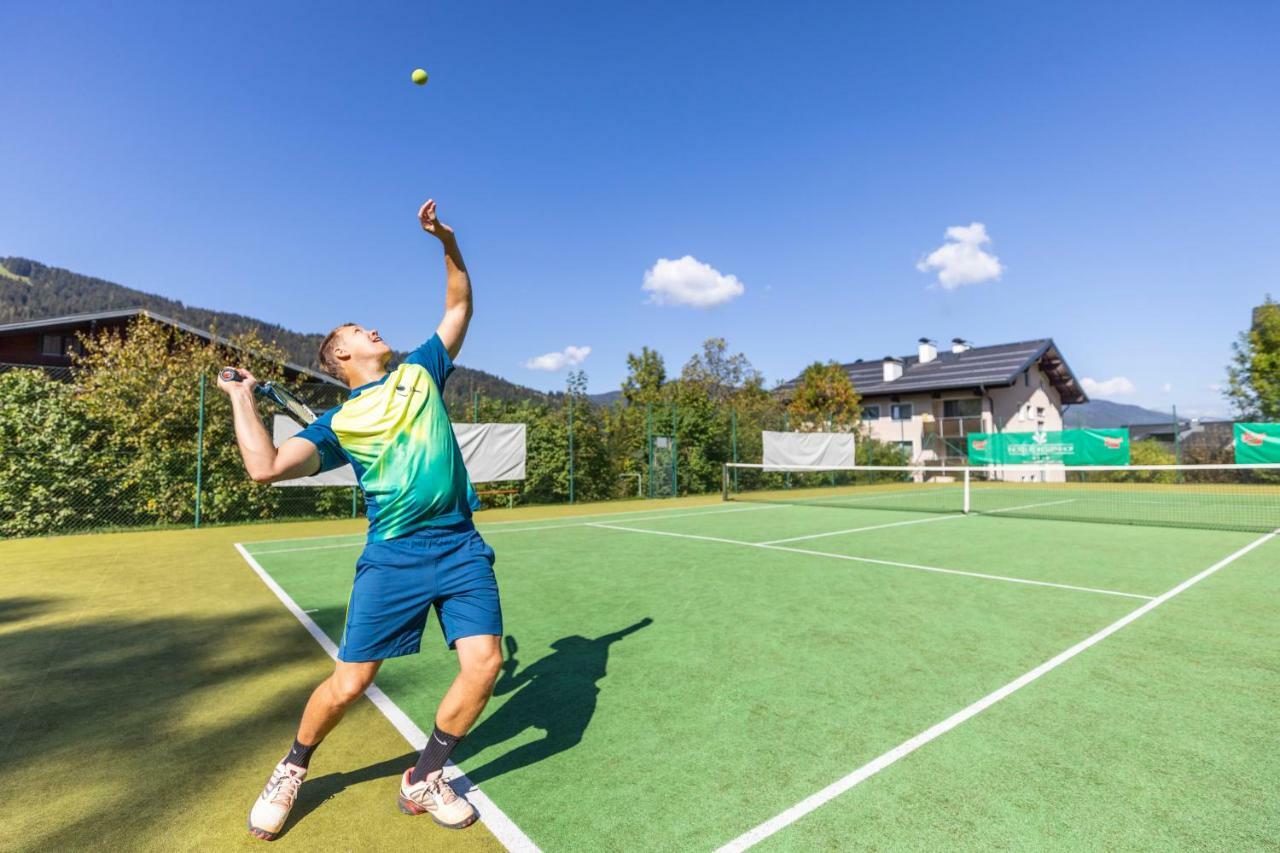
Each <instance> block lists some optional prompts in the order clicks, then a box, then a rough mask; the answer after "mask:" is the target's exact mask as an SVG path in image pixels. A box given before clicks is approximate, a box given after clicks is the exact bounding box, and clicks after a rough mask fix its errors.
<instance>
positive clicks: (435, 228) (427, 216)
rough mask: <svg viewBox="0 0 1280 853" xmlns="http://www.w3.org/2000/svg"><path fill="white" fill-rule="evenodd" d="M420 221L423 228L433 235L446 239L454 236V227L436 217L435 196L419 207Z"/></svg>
mask: <svg viewBox="0 0 1280 853" xmlns="http://www.w3.org/2000/svg"><path fill="white" fill-rule="evenodd" d="M418 222H420V223H421V224H422V230H423V231H426V232H427V233H428V234H430V235H432V236H433V237H438V238H440V239H441V240H446V239H449V238H450V237H452V236H453V229H452V228H450V227H449V226H448V225H445V224H444V223H443V222H441V221H440V220H439V219H437V218H436V200H435V199H433V198H429V199H427V203H426V204H424V205H423V206H422V207H420V208H418Z"/></svg>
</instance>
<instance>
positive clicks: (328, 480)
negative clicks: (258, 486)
mask: <svg viewBox="0 0 1280 853" xmlns="http://www.w3.org/2000/svg"><path fill="white" fill-rule="evenodd" d="M300 432H302V425H301V424H299V423H298V422H297V421H295V420H294V419H293V418H291V417H289V416H288V415H276V416H275V421H274V422H273V423H272V424H271V440H272V442H274V443H275V446H276V447H279V446H280V445H282V444H284V443H285V442H286V441H288V440H289V439H290V438H293V437H294V436H295V435H297V434H298V433H300ZM271 485H273V486H354V485H357V483H356V472H355V471H354V470H353V469H352V468H351V466H350V465H343V466H342V467H341V468H334V469H333V470H332V471H325V472H324V473H323V474H316V475H315V476H314V477H300V478H298V479H297V480H281V481H280V482H278V483H272V484H271Z"/></svg>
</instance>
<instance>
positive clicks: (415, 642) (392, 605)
mask: <svg viewBox="0 0 1280 853" xmlns="http://www.w3.org/2000/svg"><path fill="white" fill-rule="evenodd" d="M433 604H434V605H435V608H436V615H437V617H438V618H439V620H440V629H441V630H442V631H443V632H444V639H445V642H446V643H448V644H449V648H454V643H456V642H457V641H458V640H459V639H461V638H462V637H472V636H475V635H477V634H494V635H496V636H501V635H502V607H501V605H500V604H499V603H498V581H497V579H496V578H495V577H494V576H493V549H492V548H490V547H489V546H488V545H487V544H485V541H484V540H483V539H481V538H480V534H479V532H477V531H476V529H475V527H474V526H472V524H471V522H470V521H466V522H463V523H461V524H455V525H452V526H449V527H428V528H425V529H423V530H419V531H417V532H416V533H410V534H409V535H407V536H401V537H398V538H396V539H385V540H383V541H380V542H370V543H368V544H367V545H365V547H364V552H363V553H361V554H360V559H359V560H357V561H356V578H355V582H354V583H353V584H352V587H351V600H350V602H349V603H348V604H347V624H346V628H344V629H343V632H342V642H341V643H340V644H339V646H338V660H343V661H352V662H354V661H373V660H383V659H384V658H393V657H398V656H400V655H411V654H414V653H416V652H417V651H418V648H419V646H420V645H421V643H422V631H423V629H424V628H425V627H426V625H427V614H428V612H430V610H431V606H432V605H433Z"/></svg>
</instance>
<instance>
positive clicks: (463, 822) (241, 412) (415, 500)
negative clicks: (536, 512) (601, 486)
mask: <svg viewBox="0 0 1280 853" xmlns="http://www.w3.org/2000/svg"><path fill="white" fill-rule="evenodd" d="M418 219H419V221H420V222H421V223H422V228H423V230H424V231H426V232H427V233H428V234H431V235H432V236H434V237H435V238H436V239H438V240H439V241H440V243H441V245H442V246H443V247H444V264H445V273H446V285H445V300H444V319H443V320H441V321H440V325H439V327H438V328H437V329H436V333H435V335H433V336H432V337H431V339H430V340H429V341H427V342H426V343H425V344H423V345H422V346H420V347H418V348H417V349H416V350H414V351H413V352H412V353H410V355H409V357H408V358H406V359H405V360H404V363H402V364H400V365H397V366H396V367H395V368H394V369H391V370H388V366H389V363H390V360H391V348H390V347H388V346H387V344H386V343H385V342H384V341H383V340H382V338H381V336H379V334H378V332H377V330H376V329H366V328H364V327H363V326H360V325H357V324H355V323H344V324H343V325H341V326H339V327H337V328H336V329H334V330H333V331H332V332H330V333H329V335H328V336H327V337H326V338H325V339H324V343H323V344H321V346H320V363H321V365H322V366H323V367H324V369H325V371H326V372H328V373H330V374H332V375H334V376H336V377H337V378H339V379H341V380H342V381H344V382H346V383H347V385H348V386H350V388H351V395H350V397H349V398H348V399H347V400H346V402H344V403H342V405H340V406H338V407H336V408H334V409H331V410H330V411H328V412H325V413H324V414H323V415H322V416H320V418H319V419H317V420H316V421H315V422H314V423H312V424H311V425H309V426H308V427H306V428H305V429H304V430H303V431H302V432H300V433H298V435H296V436H294V437H293V438H290V439H289V440H288V441H286V442H285V443H284V444H282V445H280V447H279V448H278V449H277V448H276V447H274V446H273V445H272V442H271V437H270V436H269V435H268V434H267V431H266V428H265V427H264V426H263V424H262V421H261V420H260V419H259V417H258V414H257V411H256V409H255V408H254V402H253V393H252V392H253V386H254V379H253V376H252V375H250V374H249V373H248V372H247V371H244V370H243V369H241V372H242V373H244V374H245V380H244V381H243V382H223V381H221V380H219V382H218V387H220V388H221V389H222V390H223V391H224V392H226V393H227V395H229V396H230V398H231V404H232V409H233V411H234V418H235V428H236V439H237V441H238V442H239V445H240V453H241V456H242V457H243V458H244V466H245V469H246V470H247V471H248V472H249V475H250V476H251V477H253V479H254V480H256V481H257V482H260V483H269V482H272V481H274V480H287V479H292V478H295V477H303V476H308V475H311V474H315V473H318V472H320V471H327V470H329V469H332V468H337V467H339V466H342V465H345V464H347V463H350V464H351V465H352V466H353V467H354V469H355V472H356V475H357V477H358V478H359V480H360V487H361V489H362V490H363V491H364V496H365V503H366V505H367V506H368V517H369V532H368V538H367V542H366V544H365V547H364V551H363V553H361V555H360V558H359V559H358V560H357V561H356V573H355V581H354V584H353V586H352V589H351V599H350V602H349V603H348V605H347V617H346V627H345V628H344V629H343V632H342V642H341V644H340V645H339V647H338V661H337V663H336V665H335V666H334V670H333V674H332V675H330V676H329V677H328V678H327V679H325V680H324V681H323V682H322V683H321V684H320V686H319V687H317V688H316V689H315V692H313V693H312V694H311V699H310V700H309V701H308V702H307V707H306V710H304V711H303V714H302V723H301V725H300V726H299V727H298V733H297V736H296V738H295V739H294V741H293V746H292V747H291V748H290V749H289V752H288V754H287V755H285V757H284V758H282V759H281V760H280V763H279V764H277V765H276V768H275V770H274V771H272V773H271V778H270V779H268V780H267V784H266V787H265V788H263V790H262V794H261V796H259V797H258V800H257V801H256V802H255V803H254V805H253V810H252V811H251V812H250V813H249V831H250V832H251V833H252V834H253V835H255V836H257V837H258V838H262V839H265V840H268V841H269V840H271V839H274V838H275V837H276V836H278V835H279V834H280V830H281V829H282V828H283V827H284V824H285V820H286V819H287V818H288V817H289V811H290V810H291V809H292V808H293V804H294V802H295V801H296V800H297V797H298V788H299V786H300V785H301V784H302V782H303V780H305V779H306V777H307V767H308V766H309V764H310V761H311V756H312V754H313V753H314V752H315V749H316V747H317V746H319V745H320V742H321V741H322V740H324V737H325V735H327V734H328V733H329V732H330V731H331V730H332V729H333V727H334V726H336V725H337V724H338V721H339V720H341V719H342V715H343V713H344V712H345V711H346V710H347V708H349V707H350V706H351V704H352V703H353V702H355V701H356V700H357V699H358V698H360V696H361V695H362V694H363V693H364V691H365V689H366V688H367V687H368V686H369V685H370V684H371V683H373V678H374V676H375V675H376V674H377V672H378V667H379V666H381V664H382V662H383V661H384V660H386V659H387V658H392V657H397V656H399V655H411V654H415V653H416V652H417V651H418V647H419V644H420V643H421V641H422V632H423V629H424V627H425V626H426V622H427V612H428V611H429V610H430V609H431V608H432V607H433V606H434V607H435V609H436V614H437V616H438V619H439V621H440V627H441V630H442V631H443V633H444V639H445V642H446V643H447V644H448V646H449V648H451V649H454V650H456V652H457V655H458V665H459V672H458V675H457V677H456V678H455V679H454V681H453V684H452V686H450V688H449V690H448V691H447V692H446V693H445V695H444V698H443V700H442V701H441V703H440V706H439V708H438V709H437V710H436V716H435V729H434V731H432V732H431V736H430V737H429V738H428V740H427V745H426V748H425V749H423V751H422V755H421V756H420V757H419V759H418V763H417V765H416V766H414V767H411V768H409V769H408V770H406V771H405V772H404V775H403V776H402V777H401V779H400V798H399V805H400V809H401V811H403V812H405V813H406V814H411V815H421V814H429V815H431V817H432V818H433V819H434V820H435V822H436V823H438V824H440V825H441V826H445V827H449V828H452V829H461V828H463V827H466V826H470V825H471V824H472V823H473V822H475V820H476V811H475V809H474V808H473V807H472V805H471V804H470V803H469V802H467V800H466V798H465V797H461V796H459V795H458V794H457V793H456V792H455V791H454V790H453V788H452V787H451V786H450V785H449V783H448V782H446V781H445V779H444V773H443V768H444V764H445V761H446V759H448V757H449V754H450V752H452V751H453V748H454V747H455V746H457V744H458V742H459V741H460V740H462V737H463V735H465V734H466V733H467V730H468V729H469V728H470V727H471V725H472V724H473V723H474V722H475V721H476V717H478V716H479V715H480V712H481V711H482V710H483V709H484V706H485V704H486V703H487V702H488V701H489V696H490V694H491V692H492V690H493V684H494V680H495V679H496V678H497V676H498V672H499V670H500V669H501V666H502V652H501V649H500V646H499V639H500V638H501V636H502V609H501V607H500V605H499V602H498V584H497V581H496V580H495V579H494V574H493V559H494V554H493V550H492V549H491V548H490V547H489V546H488V545H486V544H485V542H484V540H483V539H481V538H480V534H479V533H478V532H476V529H475V527H474V526H473V525H472V523H471V513H472V510H473V509H475V508H477V507H478V505H479V504H478V501H477V499H476V495H475V490H474V489H473V488H472V485H471V481H470V479H469V478H468V477H467V470H466V468H465V467H464V465H463V462H462V452H461V451H460V450H459V448H458V443H457V440H456V439H455V438H454V435H453V428H452V427H451V425H450V423H449V416H448V414H447V412H446V411H445V407H444V401H443V399H442V397H441V391H442V390H443V388H444V383H445V380H446V379H447V378H448V376H449V373H450V372H451V371H452V370H453V359H454V358H456V357H457V355H458V351H459V350H460V349H462V340H463V338H464V337H466V334H467V325H468V324H469V323H470V321H471V279H470V277H469V276H468V275H467V267H466V265H465V264H464V263H463V260H462V253H461V252H460V251H459V250H458V243H457V239H456V238H455V236H454V233H453V229H451V228H450V227H449V226H447V225H445V224H444V223H442V222H441V221H440V220H439V219H437V218H436V205H435V202H434V201H428V202H427V203H426V204H424V205H423V206H422V209H421V210H419V211H418Z"/></svg>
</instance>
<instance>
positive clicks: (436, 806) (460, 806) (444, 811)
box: [399, 768, 480, 829]
mask: <svg viewBox="0 0 1280 853" xmlns="http://www.w3.org/2000/svg"><path fill="white" fill-rule="evenodd" d="M412 773H413V768H409V769H408V770H406V771H404V776H403V777H401V779H400V800H399V803H400V811H402V812H404V813H405V814H411V815H420V814H429V815H431V819H432V820H434V821H435V822H436V823H438V824H440V825H441V826H443V827H446V828H448V829H466V828H467V827H468V826H471V824H473V823H475V822H476V818H478V817H479V816H480V815H478V814H476V810H475V807H474V806H472V805H471V803H469V802H467V798H466V797H459V796H458V794H457V792H456V791H454V790H453V786H452V785H450V784H449V783H448V782H446V781H445V778H444V773H443V772H441V773H437V774H436V775H435V776H432V777H430V778H427V779H423V780H422V781H421V782H419V783H418V784H416V785H411V784H409V776H410V774H412Z"/></svg>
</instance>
